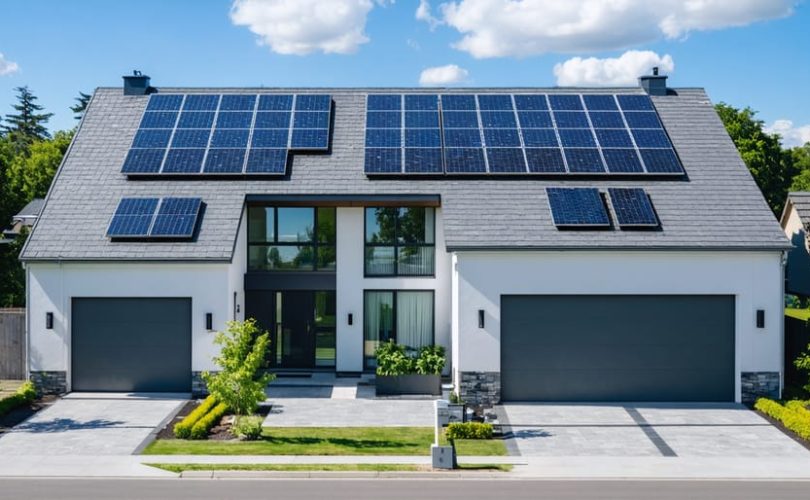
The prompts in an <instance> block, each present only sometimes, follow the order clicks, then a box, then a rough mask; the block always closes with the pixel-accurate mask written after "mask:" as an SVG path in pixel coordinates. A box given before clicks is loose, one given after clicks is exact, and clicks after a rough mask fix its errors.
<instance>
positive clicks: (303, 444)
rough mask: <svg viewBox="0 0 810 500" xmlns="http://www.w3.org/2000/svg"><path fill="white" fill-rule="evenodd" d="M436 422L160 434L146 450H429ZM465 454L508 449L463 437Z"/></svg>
mask: <svg viewBox="0 0 810 500" xmlns="http://www.w3.org/2000/svg"><path fill="white" fill-rule="evenodd" d="M432 443H433V429H432V428H430V427H265V428H264V431H263V435H262V439H260V440H258V441H187V440H182V439H159V440H157V441H154V442H153V443H152V444H150V445H149V446H148V447H147V448H146V449H145V450H144V452H143V454H144V455H428V454H430V445H431V444H432ZM456 450H457V452H458V454H459V455H506V447H505V446H504V444H503V442H502V441H500V440H484V441H467V440H465V441H457V442H456Z"/></svg>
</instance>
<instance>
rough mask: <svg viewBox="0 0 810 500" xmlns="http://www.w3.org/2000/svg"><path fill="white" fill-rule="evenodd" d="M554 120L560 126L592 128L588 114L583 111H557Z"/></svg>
mask: <svg viewBox="0 0 810 500" xmlns="http://www.w3.org/2000/svg"><path fill="white" fill-rule="evenodd" d="M554 121H555V122H557V127H559V128H591V124H590V123H588V115H586V114H585V113H584V112H582V111H555V112H554Z"/></svg>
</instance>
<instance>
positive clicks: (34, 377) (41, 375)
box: [30, 371, 67, 395]
mask: <svg viewBox="0 0 810 500" xmlns="http://www.w3.org/2000/svg"><path fill="white" fill-rule="evenodd" d="M30 379H31V382H33V383H34V385H35V386H36V387H37V393H38V394H39V395H43V394H64V393H66V392H67V372H64V371H42V372H31V376H30Z"/></svg>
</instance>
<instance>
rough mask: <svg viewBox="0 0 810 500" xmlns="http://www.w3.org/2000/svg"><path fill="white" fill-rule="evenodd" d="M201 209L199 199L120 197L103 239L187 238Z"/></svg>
mask: <svg viewBox="0 0 810 500" xmlns="http://www.w3.org/2000/svg"><path fill="white" fill-rule="evenodd" d="M201 206H202V200H201V199H200V198H163V199H160V198H123V199H121V201H120V202H119V203H118V208H116V210H115V213H114V214H113V217H112V219H111V220H110V225H109V226H108V228H107V236H108V237H110V238H112V239H122V238H139V239H140V238H143V239H150V238H190V237H192V236H193V234H194V228H195V226H196V224H197V219H198V217H199V214H200V208H201ZM155 212H157V213H155Z"/></svg>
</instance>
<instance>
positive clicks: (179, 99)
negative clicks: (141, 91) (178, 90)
mask: <svg viewBox="0 0 810 500" xmlns="http://www.w3.org/2000/svg"><path fill="white" fill-rule="evenodd" d="M182 104H183V96H182V95H178V94H155V95H153V96H152V97H151V98H150V99H149V104H148V105H147V106H146V110H147V111H167V110H168V111H171V110H178V109H180V106H181V105H182Z"/></svg>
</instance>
